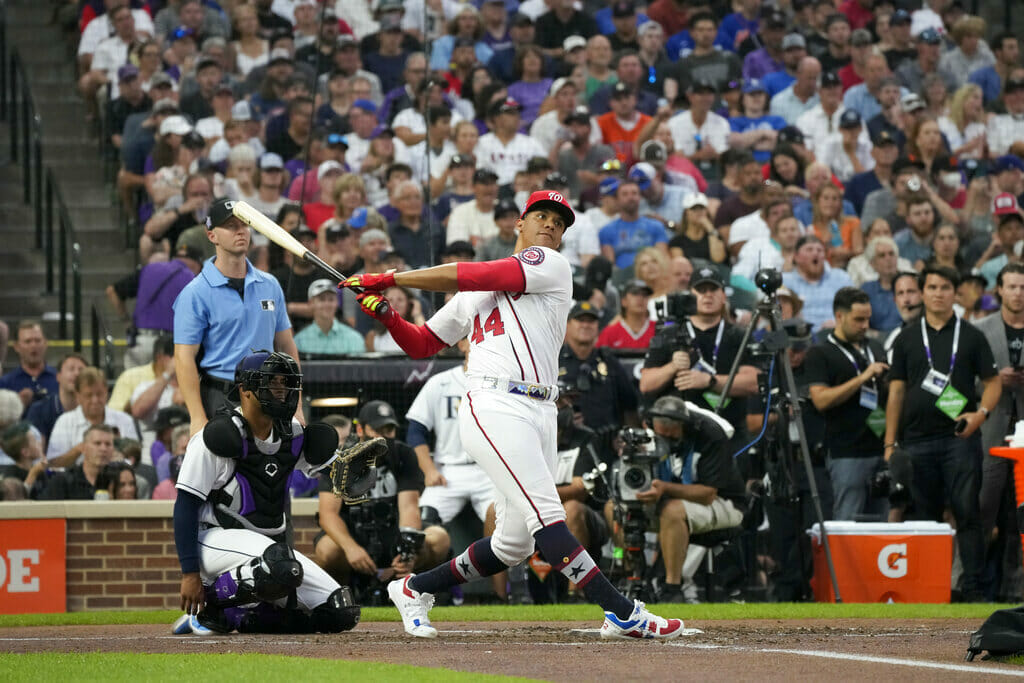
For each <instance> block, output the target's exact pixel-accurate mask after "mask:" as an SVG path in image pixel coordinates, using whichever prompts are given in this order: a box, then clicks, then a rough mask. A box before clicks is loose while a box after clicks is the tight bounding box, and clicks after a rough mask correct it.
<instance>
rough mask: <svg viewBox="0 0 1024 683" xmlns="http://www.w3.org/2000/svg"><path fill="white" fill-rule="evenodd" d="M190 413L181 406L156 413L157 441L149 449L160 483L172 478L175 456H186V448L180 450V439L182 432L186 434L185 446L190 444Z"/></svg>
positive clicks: (163, 409) (162, 409)
mask: <svg viewBox="0 0 1024 683" xmlns="http://www.w3.org/2000/svg"><path fill="white" fill-rule="evenodd" d="M188 423H189V418H188V411H187V410H185V409H184V408H182V407H181V406H170V407H169V408H161V409H160V410H158V411H157V413H156V420H155V422H154V425H153V428H154V431H155V432H156V439H155V440H154V441H153V445H152V446H150V448H149V459H150V461H151V462H152V463H153V467H154V469H155V470H156V476H157V480H158V481H164V480H166V479H167V478H168V477H169V476H170V469H169V468H170V461H171V458H172V457H173V456H175V455H184V453H185V448H184V446H182V447H181V448H180V450H179V445H180V444H178V439H176V438H175V433H177V434H178V435H179V438H180V434H181V432H182V431H184V433H185V444H186V445H187V444H188V439H189V434H188Z"/></svg>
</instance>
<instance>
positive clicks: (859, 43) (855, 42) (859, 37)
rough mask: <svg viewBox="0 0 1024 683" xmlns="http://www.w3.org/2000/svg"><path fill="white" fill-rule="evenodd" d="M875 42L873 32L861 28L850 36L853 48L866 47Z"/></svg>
mask: <svg viewBox="0 0 1024 683" xmlns="http://www.w3.org/2000/svg"><path fill="white" fill-rule="evenodd" d="M874 42H875V41H874V40H872V38H871V32H870V31H868V30H867V29H866V28H859V29H857V30H856V31H854V32H853V33H851V34H850V45H852V46H853V47H865V46H867V45H871V44H873V43H874Z"/></svg>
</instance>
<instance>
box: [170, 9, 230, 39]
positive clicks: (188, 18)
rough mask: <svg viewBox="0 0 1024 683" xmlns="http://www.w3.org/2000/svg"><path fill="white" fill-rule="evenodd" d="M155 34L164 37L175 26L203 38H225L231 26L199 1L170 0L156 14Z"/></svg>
mask: <svg viewBox="0 0 1024 683" xmlns="http://www.w3.org/2000/svg"><path fill="white" fill-rule="evenodd" d="M153 24H154V26H155V29H156V31H155V34H154V35H157V36H166V35H167V34H169V33H170V32H171V31H173V30H174V29H175V27H177V26H186V27H187V28H189V29H190V30H192V31H193V32H195V33H199V34H202V35H204V36H220V37H222V38H223V37H226V36H228V35H229V34H230V33H231V25H230V23H229V22H228V20H227V17H226V16H224V15H223V14H222V13H221V12H220V11H218V10H216V9H214V8H213V7H206V6H204V5H203V4H202V3H201V2H200V0H171V2H168V3H167V4H166V5H165V6H164V8H163V9H161V10H160V11H159V12H157V13H156V17H155V18H154V20H153Z"/></svg>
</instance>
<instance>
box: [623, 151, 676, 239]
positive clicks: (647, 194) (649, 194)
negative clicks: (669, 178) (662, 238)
mask: <svg viewBox="0 0 1024 683" xmlns="http://www.w3.org/2000/svg"><path fill="white" fill-rule="evenodd" d="M627 178H629V179H630V180H634V181H636V183H637V187H639V188H640V194H641V197H642V199H641V200H640V213H641V214H642V215H644V216H647V217H649V218H654V219H657V220H660V221H661V222H662V223H664V224H665V225H666V227H668V229H669V230H675V227H676V225H677V224H678V223H679V219H680V218H681V217H682V211H681V207H682V205H683V198H684V196H685V195H686V191H685V190H684V189H683V187H682V186H681V185H668V184H666V183H665V182H664V180H663V179H662V178H661V177H659V174H658V171H657V170H656V169H655V168H654V166H652V165H651V164H649V163H647V162H646V161H641V162H640V163H639V164H636V165H635V166H633V168H631V169H629V173H628V174H627Z"/></svg>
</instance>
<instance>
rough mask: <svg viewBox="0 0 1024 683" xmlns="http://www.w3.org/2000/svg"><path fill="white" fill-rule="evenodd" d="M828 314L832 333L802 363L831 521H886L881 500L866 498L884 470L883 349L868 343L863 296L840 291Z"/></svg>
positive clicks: (868, 314) (868, 305) (866, 301)
mask: <svg viewBox="0 0 1024 683" xmlns="http://www.w3.org/2000/svg"><path fill="white" fill-rule="evenodd" d="M832 311H833V314H834V315H835V320H836V327H835V330H834V331H833V332H832V333H831V334H829V335H828V337H827V339H826V340H825V341H824V342H823V343H821V344H818V345H817V346H815V347H814V348H812V349H811V350H810V351H808V352H807V358H806V359H805V361H804V367H805V372H806V375H807V384H808V386H809V389H810V396H811V401H813V402H814V407H815V408H817V409H818V411H819V412H820V413H821V414H822V417H824V419H825V427H826V430H825V446H826V447H827V448H828V460H827V461H826V462H827V467H828V471H829V476H830V477H831V479H832V491H833V493H834V495H835V502H834V504H833V508H832V518H833V519H842V520H849V521H856V519H857V515H859V514H861V513H865V512H869V511H870V512H877V513H878V514H879V515H883V517H882V519H884V514H885V509H884V508H885V507H886V506H885V504H884V499H881V498H876V499H871V497H870V495H869V494H870V490H871V482H872V479H873V477H874V474H875V472H876V471H877V470H878V468H879V467H880V466H881V464H882V441H881V435H882V434H884V432H885V408H884V406H885V398H886V389H885V383H884V374H885V373H886V372H887V371H888V369H889V365H888V364H887V363H885V361H884V359H885V352H884V351H883V350H882V346H881V344H879V343H878V342H877V341H875V340H872V339H868V338H867V330H868V324H869V321H870V319H871V303H870V301H869V299H868V295H867V294H866V293H864V292H863V291H861V290H859V289H857V288H855V287H843V288H842V289H840V290H839V291H838V292H836V296H835V300H834V302H833V304H832ZM871 508H881V509H871Z"/></svg>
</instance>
